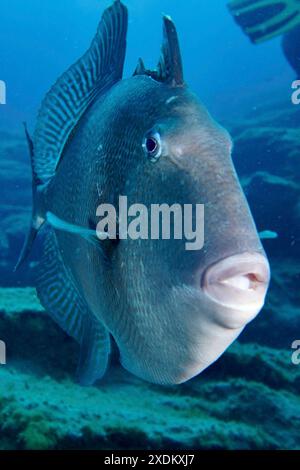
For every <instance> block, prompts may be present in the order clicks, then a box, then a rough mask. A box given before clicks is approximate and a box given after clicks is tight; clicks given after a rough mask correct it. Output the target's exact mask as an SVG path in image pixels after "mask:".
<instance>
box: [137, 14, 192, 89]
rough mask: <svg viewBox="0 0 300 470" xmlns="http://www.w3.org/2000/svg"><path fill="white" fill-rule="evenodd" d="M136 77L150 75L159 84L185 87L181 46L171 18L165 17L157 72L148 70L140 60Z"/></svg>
mask: <svg viewBox="0 0 300 470" xmlns="http://www.w3.org/2000/svg"><path fill="white" fill-rule="evenodd" d="M134 75H148V76H149V77H152V78H153V79H154V80H157V81H158V82H164V83H167V84H169V85H171V86H174V87H179V86H184V78H183V67H182V60H181V53H180V46H179V41H178V35H177V31H176V27H175V24H174V23H173V21H172V19H171V18H170V17H169V16H164V17H163V43H162V49H161V56H160V60H159V63H158V66H157V69H156V70H147V69H146V68H145V66H144V63H143V61H142V59H139V62H138V65H137V68H136V70H135V72H134Z"/></svg>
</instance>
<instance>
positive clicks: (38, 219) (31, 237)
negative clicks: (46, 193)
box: [14, 122, 45, 271]
mask: <svg viewBox="0 0 300 470" xmlns="http://www.w3.org/2000/svg"><path fill="white" fill-rule="evenodd" d="M23 125H24V129H25V136H26V140H27V144H28V150H29V156H30V160H31V169H32V199H33V204H32V217H31V222H30V228H29V232H28V234H27V237H26V240H25V242H24V245H23V248H22V251H21V254H20V256H19V259H18V262H17V264H16V266H15V268H14V271H17V269H19V267H20V266H21V265H22V264H23V263H24V261H25V260H26V258H27V257H28V255H29V253H30V251H31V249H32V246H33V243H34V241H35V239H36V236H37V234H38V231H39V229H40V228H41V227H42V225H43V224H44V222H45V219H44V217H43V216H41V215H40V213H41V211H40V206H41V194H42V190H43V189H44V184H43V183H42V182H41V181H40V179H39V178H38V176H37V174H36V172H35V169H34V147H33V142H32V139H31V137H30V135H29V132H28V129H27V125H26V123H25V122H24V123H23Z"/></svg>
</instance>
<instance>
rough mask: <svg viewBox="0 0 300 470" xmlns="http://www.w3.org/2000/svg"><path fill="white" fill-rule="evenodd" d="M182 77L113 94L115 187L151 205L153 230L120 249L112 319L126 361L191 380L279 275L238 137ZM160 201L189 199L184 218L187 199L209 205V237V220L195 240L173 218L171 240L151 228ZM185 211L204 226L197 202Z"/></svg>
mask: <svg viewBox="0 0 300 470" xmlns="http://www.w3.org/2000/svg"><path fill="white" fill-rule="evenodd" d="M176 80H177V82H176ZM176 80H175V81H174V80H168V81H160V80H157V77H155V76H153V75H152V76H151V74H149V73H148V74H147V73H144V74H138V75H136V76H135V77H132V78H130V79H128V80H124V81H122V82H121V83H120V84H119V85H117V86H116V88H115V90H114V92H113V93H112V94H111V96H110V99H111V100H112V101H111V104H110V108H111V109H113V114H112V120H111V125H110V133H111V135H113V136H114V137H113V139H112V141H111V152H112V153H113V154H114V155H117V156H118V158H117V160H116V162H117V163H116V164H117V165H118V168H117V170H116V171H117V172H118V173H117V174H118V178H117V181H116V178H115V174H116V173H113V172H112V175H113V177H112V179H111V186H110V192H113V193H114V196H115V201H117V198H118V197H119V196H120V195H123V196H126V197H127V200H128V207H133V205H136V204H138V205H143V206H144V207H146V208H147V209H148V211H149V212H148V213H147V217H146V218H147V220H148V232H147V234H146V235H145V234H144V235H145V236H143V235H141V236H140V237H137V239H133V238H132V237H128V238H127V239H121V240H119V243H118V244H117V245H116V247H115V250H114V251H113V255H112V272H113V274H112V280H110V282H111V283H113V284H114V285H115V286H116V290H117V291H118V292H119V295H115V294H114V298H113V299H112V302H111V309H113V310H115V311H118V312H119V314H118V315H116V316H115V318H118V320H117V321H116V320H109V321H108V323H109V328H110V331H111V332H112V334H113V336H114V338H115V340H116V342H117V344H118V347H119V349H120V355H121V362H122V364H123V366H124V367H125V368H126V369H128V370H129V371H131V372H132V373H134V374H135V375H137V376H139V377H141V378H143V379H145V380H148V381H151V382H155V383H160V384H178V383H182V382H185V381H187V380H189V379H190V378H192V377H194V376H195V375H197V374H199V373H200V372H201V371H203V370H204V369H205V368H207V367H208V366H209V365H210V364H212V363H213V362H214V361H216V360H217V359H218V358H219V356H220V355H221V354H222V353H223V352H224V351H225V350H226V348H227V347H228V346H229V345H230V344H231V343H232V342H233V341H234V340H235V339H236V338H237V336H238V335H239V334H240V333H241V332H242V330H243V329H244V327H245V325H246V324H247V323H249V322H250V321H251V320H252V319H253V318H254V317H255V316H256V315H257V314H258V313H259V311H260V310H261V308H262V307H263V305H264V300H265V296H266V292H267V288H268V284H269V278H270V270H269V264H268V261H267V258H266V255H265V253H264V250H263V247H262V245H261V242H260V240H259V236H258V234H257V230H256V227H255V224H254V221H253V218H252V215H251V212H250V210H249V206H248V204H247V201H246V198H245V196H244V193H243V191H242V189H241V186H240V183H239V181H238V178H237V175H236V172H235V170H234V166H233V163H232V158H231V153H232V139H231V137H230V136H229V134H228V132H227V131H226V130H225V129H223V128H222V127H221V126H220V125H219V124H217V123H216V122H215V121H214V120H213V118H212V117H211V116H210V114H209V113H208V111H207V110H206V108H205V107H204V106H203V104H201V103H200V102H199V100H198V99H197V97H196V96H195V95H194V94H193V93H192V92H191V91H190V90H189V88H188V87H187V85H186V84H184V83H182V81H181V80H178V76H177V79H176ZM116 103H117V105H116ZM120 155H122V160H120ZM162 204H164V205H167V206H168V207H172V206H173V205H177V206H179V207H180V208H181V210H182V216H183V219H181V220H182V221H183V222H182V223H183V225H184V223H185V216H184V210H185V208H187V207H188V206H189V207H193V208H194V209H195V208H196V206H197V205H198V206H199V205H203V207H204V218H203V217H202V222H203V220H204V236H203V237H202V238H201V233H200V232H201V230H202V229H203V224H202V225H201V227H200V229H199V227H198V229H199V233H198V234H197V237H198V239H196V238H197V237H195V240H194V242H195V243H194V245H189V246H190V249H187V241H188V240H187V239H186V237H185V236H182V238H181V239H180V237H179V238H178V239H175V237H172V231H174V226H175V222H174V221H173V222H172V221H171V223H170V231H171V236H170V237H169V238H168V237H163V236H162V235H161V233H162V232H160V237H158V238H155V237H153V236H151V235H152V233H151V229H152V228H153V219H152V218H151V217H152V209H153V206H157V205H162ZM135 209H138V207H137V206H135ZM200 213H201V212H200ZM132 214H133V213H132ZM132 214H131V215H132ZM202 216H203V212H202ZM187 217H190V220H189V221H187V223H189V222H192V225H193V226H194V227H195V226H197V223H198V222H199V220H197V215H195V212H193V213H192V215H191V213H189V214H188V215H187ZM171 218H172V217H171ZM198 218H199V217H198ZM172 220H173V219H172ZM173 233H174V232H173ZM189 241H191V240H189ZM120 299H121V300H120Z"/></svg>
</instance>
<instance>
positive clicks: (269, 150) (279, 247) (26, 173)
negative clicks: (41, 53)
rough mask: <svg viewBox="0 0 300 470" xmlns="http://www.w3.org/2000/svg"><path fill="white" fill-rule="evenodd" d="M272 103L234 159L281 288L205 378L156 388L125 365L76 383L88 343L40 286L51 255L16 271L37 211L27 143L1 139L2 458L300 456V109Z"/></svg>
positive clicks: (252, 121)
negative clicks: (40, 268)
mask: <svg viewBox="0 0 300 470" xmlns="http://www.w3.org/2000/svg"><path fill="white" fill-rule="evenodd" d="M274 109H275V107H274V105H273V104H272V105H271V104H270V106H269V107H268V106H266V105H264V106H262V109H256V110H255V111H253V112H250V113H249V114H248V115H247V116H245V118H244V119H242V120H240V121H239V122H238V123H237V122H235V123H234V124H233V125H232V123H225V124H226V126H227V127H229V128H230V129H231V131H232V134H233V136H234V139H235V151H234V161H235V164H236V166H237V170H238V172H239V175H240V177H241V180H242V183H243V186H244V188H245V191H246V193H247V197H248V199H249V202H250V205H251V208H252V210H253V213H254V216H255V220H256V222H257V225H258V229H259V230H272V231H275V232H277V233H278V238H276V239H272V240H265V241H264V243H265V248H266V251H267V253H268V255H269V258H270V262H271V267H272V283H271V288H270V293H269V296H268V300H267V303H266V306H265V308H264V310H263V312H262V313H261V314H260V315H259V317H258V318H257V319H256V320H255V321H254V322H252V323H251V324H250V325H249V326H248V327H247V328H246V330H245V332H244V333H243V334H242V335H241V337H240V339H239V341H237V342H235V344H234V345H233V346H231V348H230V349H229V350H228V351H227V352H226V353H225V354H224V355H223V356H222V357H221V359H220V360H219V361H217V363H215V364H214V365H213V366H211V367H210V368H209V369H208V370H206V371H205V372H204V373H202V374H201V375H200V376H199V377H196V378H195V379H193V380H191V381H189V382H187V383H186V384H183V385H180V386H176V387H160V386H156V385H151V384H148V383H145V382H143V381H141V380H139V379H137V378H135V377H133V376H132V375H130V374H129V373H127V372H126V371H124V370H122V369H121V368H120V367H119V366H118V364H117V361H115V362H114V363H113V364H112V366H111V369H110V371H109V372H108V374H107V376H106V377H105V379H104V380H103V382H102V383H100V384H98V385H97V386H94V387H81V386H80V385H78V384H76V382H75V379H74V377H75V370H76V362H77V358H78V346H77V345H76V343H75V342H74V341H73V340H72V339H71V338H69V337H67V336H66V335H65V334H64V333H63V332H62V331H61V330H60V329H59V328H58V327H57V326H56V325H55V324H54V323H53V322H52V320H51V319H50V318H49V317H48V316H47V314H46V313H45V312H44V311H43V309H42V307H41V306H40V304H39V302H38V300H37V298H36V296H35V291H34V289H33V287H32V285H33V276H34V268H35V265H36V262H37V260H38V257H39V251H40V249H41V247H40V246H39V244H37V246H36V249H35V252H34V253H33V256H32V258H31V261H30V263H29V265H27V266H25V267H24V268H23V269H22V270H21V271H20V272H19V273H13V269H12V268H13V265H14V263H15V262H16V258H17V254H18V250H19V248H20V247H21V243H22V241H23V238H24V236H25V232H26V228H27V225H28V217H29V214H30V197H31V195H30V191H31V188H30V169H29V163H28V159H27V156H26V147H25V142H24V138H23V137H22V136H19V135H12V134H9V133H4V132H3V133H1V134H0V138H1V139H0V152H1V160H0V179H1V182H2V184H1V188H0V196H1V207H0V230H1V232H0V233H1V236H0V248H1V259H0V279H1V285H2V287H1V288H0V339H1V340H3V341H5V343H6V345H7V351H6V355H7V364H6V365H0V449H71V448H76V449H107V450H109V449H133V448H135V449H137V448H142V449H188V448H189V449H192V448H194V449H195V448H197V449H300V365H298V366H297V365H295V364H293V363H292V360H291V358H292V353H293V350H292V349H291V344H292V342H293V341H294V340H296V339H299V340H300V311H299V305H300V290H299V285H300V256H299V251H300V250H299V238H298V237H299V235H298V234H299V230H298V229H299V219H300V202H299V201H300V200H299V194H300V179H299V175H300V132H299V123H300V107H296V106H291V105H290V106H288V105H282V104H280V106H277V107H276V109H277V111H276V114H274Z"/></svg>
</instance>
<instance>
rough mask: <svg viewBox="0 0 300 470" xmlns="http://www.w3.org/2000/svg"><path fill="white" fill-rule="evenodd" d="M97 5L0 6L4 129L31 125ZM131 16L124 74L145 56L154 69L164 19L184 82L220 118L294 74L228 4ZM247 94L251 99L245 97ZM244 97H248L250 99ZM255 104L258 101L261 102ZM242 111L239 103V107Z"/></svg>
mask: <svg viewBox="0 0 300 470" xmlns="http://www.w3.org/2000/svg"><path fill="white" fill-rule="evenodd" d="M109 4H110V2H108V1H100V0H62V1H58V0H57V1H56V0H54V1H51V0H44V1H43V2H41V1H39V0H28V1H26V2H23V1H22V0H11V1H8V0H5V1H3V2H1V31H0V63H1V75H2V76H1V79H2V80H5V81H6V83H7V87H8V92H7V94H8V96H7V101H8V104H7V106H6V108H5V109H4V108H1V109H0V112H1V114H0V117H1V123H2V122H3V124H4V125H8V126H13V127H17V126H18V125H19V123H20V122H22V121H23V120H26V121H28V122H30V123H33V122H34V121H33V120H34V117H35V115H36V111H37V108H38V106H39V104H40V102H41V99H42V98H43V96H44V94H45V93H46V91H47V90H48V89H49V87H50V86H51V85H52V84H53V82H54V81H55V80H56V78H57V77H58V76H59V75H60V74H61V73H63V72H64V71H65V70H66V68H67V67H68V66H69V65H71V64H72V63H73V62H74V61H75V60H76V59H77V58H78V57H79V56H80V55H81V54H82V53H83V52H84V51H85V50H86V48H87V47H88V45H89V43H90V41H91V38H92V36H93V35H94V32H95V30H96V27H97V24H98V21H99V18H100V16H101V13H102V9H103V8H104V7H106V6H108V5H109ZM126 4H127V6H128V8H129V12H130V19H129V21H130V23H129V35H128V51H127V61H126V67H125V76H130V75H131V74H132V72H133V70H134V69H135V66H136V63H137V59H138V58H139V57H143V58H144V60H145V63H146V64H147V65H148V66H154V65H155V64H156V63H157V60H158V56H159V48H160V41H161V14H162V13H167V14H170V15H171V16H172V17H173V19H174V21H175V22H176V24H177V28H178V31H179V34H180V39H181V44H182V46H181V47H182V54H183V58H184V68H185V76H186V80H187V82H188V83H189V84H190V86H191V87H192V89H193V90H195V91H196V92H197V93H198V95H199V96H200V98H201V99H202V100H203V101H204V102H205V103H206V104H207V106H208V107H209V109H210V110H211V111H212V112H214V113H215V115H217V114H218V115H224V114H230V113H231V111H232V109H236V107H237V103H236V101H237V100H236V97H237V95H242V97H243V99H245V106H250V103H252V104H253V106H255V104H258V103H255V100H253V99H252V96H253V94H255V90H256V87H257V86H259V87H260V88H261V89H263V90H264V91H265V92H266V93H271V92H274V93H276V94H282V95H286V94H287V89H289V87H290V82H291V80H292V78H293V75H294V74H293V71H292V70H291V69H290V67H289V66H288V64H287V62H286V61H285V59H284V57H283V54H282V53H281V46H280V39H275V40H273V41H270V42H267V43H265V44H263V45H260V46H259V47H257V46H253V45H252V44H251V43H250V41H249V39H248V38H247V37H246V36H245V35H244V34H242V32H241V30H240V29H239V27H238V26H237V25H236V24H235V23H234V22H233V20H232V18H231V16H230V14H229V13H228V11H227V8H226V2H225V1H223V0H210V1H209V2H207V1H204V0H200V1H199V0H188V1H187V0H177V1H176V2H173V1H172V0H142V1H141V0H128V1H127V2H126ZM244 95H246V96H244ZM247 96H248V97H249V98H248V99H247ZM256 97H257V101H259V99H260V98H259V96H256ZM239 106H240V101H239Z"/></svg>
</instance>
